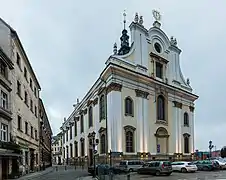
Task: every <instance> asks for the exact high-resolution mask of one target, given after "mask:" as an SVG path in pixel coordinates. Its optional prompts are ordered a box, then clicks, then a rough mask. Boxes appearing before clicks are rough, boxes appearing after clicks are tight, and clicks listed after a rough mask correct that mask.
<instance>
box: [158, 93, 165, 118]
mask: <svg viewBox="0 0 226 180" xmlns="http://www.w3.org/2000/svg"><path fill="white" fill-rule="evenodd" d="M157 118H158V119H157V120H165V99H164V97H163V96H162V95H159V96H158V98H157Z"/></svg>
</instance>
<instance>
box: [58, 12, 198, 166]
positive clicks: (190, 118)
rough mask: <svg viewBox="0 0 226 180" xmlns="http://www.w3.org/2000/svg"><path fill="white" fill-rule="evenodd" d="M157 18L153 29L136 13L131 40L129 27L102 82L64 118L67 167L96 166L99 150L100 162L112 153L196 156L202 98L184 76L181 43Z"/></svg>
mask: <svg viewBox="0 0 226 180" xmlns="http://www.w3.org/2000/svg"><path fill="white" fill-rule="evenodd" d="M157 15H159V14H158V13H157ZM155 18H156V20H155V21H154V23H153V26H152V27H150V28H148V29H147V28H145V27H144V25H143V17H142V16H139V15H138V14H136V15H135V18H134V21H133V22H132V23H131V24H130V26H129V28H130V34H131V37H129V35H128V34H127V30H126V29H125V28H124V29H123V31H122V36H121V38H120V40H121V47H120V48H119V49H117V45H116V44H115V45H114V49H113V52H114V53H113V55H111V56H110V57H109V58H108V59H107V61H106V63H105V64H106V67H105V68H104V70H103V71H102V72H101V73H100V76H99V78H98V79H97V81H96V82H95V83H94V85H93V86H92V88H91V89H90V90H89V91H88V93H87V94H86V95H85V97H84V98H83V99H82V101H81V102H77V104H75V105H74V108H75V109H74V111H73V112H72V113H71V114H70V116H69V117H68V118H67V119H65V120H64V122H63V124H62V126H61V130H62V133H63V159H64V160H65V162H66V163H68V161H69V160H71V159H72V160H73V159H75V160H79V161H84V160H88V162H89V164H92V163H93V152H94V151H93V148H94V146H95V149H96V150H97V152H95V153H96V155H97V156H96V157H99V159H101V158H102V157H105V159H106V158H107V157H108V156H109V152H110V151H111V152H113V154H114V156H118V158H124V159H125V158H148V159H150V158H151V159H156V158H165V157H167V158H182V157H184V158H188V157H189V158H191V157H192V156H193V153H194V108H195V104H194V102H195V100H197V99H198V96H197V95H195V94H194V93H193V92H192V87H191V85H190V81H189V79H187V80H185V78H184V76H183V74H182V71H181V68H180V53H181V50H180V48H179V46H178V44H177V40H176V39H175V38H174V37H171V38H168V36H167V35H166V34H165V32H164V31H163V30H162V29H161V23H160V22H159V19H158V17H157V16H156V14H155ZM129 38H130V39H131V40H130V42H131V43H129ZM93 144H94V146H93Z"/></svg>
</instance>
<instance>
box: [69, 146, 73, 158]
mask: <svg viewBox="0 0 226 180" xmlns="http://www.w3.org/2000/svg"><path fill="white" fill-rule="evenodd" d="M70 157H71V158H72V157H73V146H72V144H70Z"/></svg>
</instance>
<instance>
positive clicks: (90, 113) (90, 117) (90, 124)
mask: <svg viewBox="0 0 226 180" xmlns="http://www.w3.org/2000/svg"><path fill="white" fill-rule="evenodd" d="M92 126H93V107H92V106H90V107H89V127H92Z"/></svg>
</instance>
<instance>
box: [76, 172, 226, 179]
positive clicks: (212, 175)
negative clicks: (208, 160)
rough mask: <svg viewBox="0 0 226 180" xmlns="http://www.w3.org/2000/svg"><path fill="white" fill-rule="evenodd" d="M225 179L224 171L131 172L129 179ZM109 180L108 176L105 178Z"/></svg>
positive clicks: (124, 176) (123, 177)
mask: <svg viewBox="0 0 226 180" xmlns="http://www.w3.org/2000/svg"><path fill="white" fill-rule="evenodd" d="M91 179H92V177H91V176H87V177H82V178H79V179H78V180H91ZM149 179H150V180H226V171H215V172H209V171H207V172H204V171H198V172H196V173H172V174H171V175H170V176H158V177H156V176H151V175H138V174H137V173H132V174H131V176H130V180H149ZM106 180H109V178H106ZM113 180H127V175H115V176H114V178H113Z"/></svg>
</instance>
